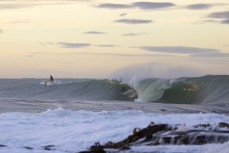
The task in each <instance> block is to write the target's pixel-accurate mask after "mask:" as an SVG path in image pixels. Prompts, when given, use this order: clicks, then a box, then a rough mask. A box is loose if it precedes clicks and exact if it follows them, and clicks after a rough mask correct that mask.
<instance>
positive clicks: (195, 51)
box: [140, 46, 229, 57]
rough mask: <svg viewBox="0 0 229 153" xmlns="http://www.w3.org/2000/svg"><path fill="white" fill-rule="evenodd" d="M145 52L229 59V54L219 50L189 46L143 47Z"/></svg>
mask: <svg viewBox="0 0 229 153" xmlns="http://www.w3.org/2000/svg"><path fill="white" fill-rule="evenodd" d="M140 48H141V49H143V50H145V51H152V52H160V53H166V54H187V55H190V56H192V57H229V53H223V52H221V51H220V50H217V49H210V48H198V47H187V46H143V47H140Z"/></svg>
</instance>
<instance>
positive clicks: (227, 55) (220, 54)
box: [191, 52, 229, 57]
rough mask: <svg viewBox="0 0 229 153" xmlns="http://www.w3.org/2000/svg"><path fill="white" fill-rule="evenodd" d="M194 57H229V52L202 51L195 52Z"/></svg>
mask: <svg viewBox="0 0 229 153" xmlns="http://www.w3.org/2000/svg"><path fill="white" fill-rule="evenodd" d="M191 56H192V57H229V53H222V52H218V53H208V54H207V53H202V54H193V55H191Z"/></svg>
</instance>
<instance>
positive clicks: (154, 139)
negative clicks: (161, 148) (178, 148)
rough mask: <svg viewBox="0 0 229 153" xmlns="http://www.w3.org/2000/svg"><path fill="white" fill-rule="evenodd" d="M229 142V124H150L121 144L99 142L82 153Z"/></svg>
mask: <svg viewBox="0 0 229 153" xmlns="http://www.w3.org/2000/svg"><path fill="white" fill-rule="evenodd" d="M227 141H229V124H228V123H224V122H221V123H219V124H217V125H210V124H198V125H195V126H192V127H187V126H186V125H175V126H171V125H168V124H155V123H153V122H152V123H150V124H149V125H148V126H147V127H145V128H143V129H139V128H135V129H134V130H133V133H132V134H131V135H129V136H128V137H127V138H126V139H124V140H122V141H119V142H111V141H109V142H107V143H105V144H103V145H101V144H100V143H99V142H97V143H95V144H94V145H93V146H91V147H90V149H89V150H88V151H82V152H81V153H106V149H116V150H117V149H118V150H128V149H130V147H131V146H136V145H137V146H139V145H140V146H141V145H142V146H145V145H146V146H154V145H167V144H171V145H203V144H211V143H225V142H227Z"/></svg>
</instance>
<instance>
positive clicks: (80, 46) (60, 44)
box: [57, 42, 91, 48]
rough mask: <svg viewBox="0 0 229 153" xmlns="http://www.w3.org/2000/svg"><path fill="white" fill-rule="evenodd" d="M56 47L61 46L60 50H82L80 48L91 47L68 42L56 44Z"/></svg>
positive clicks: (86, 44) (85, 44)
mask: <svg viewBox="0 0 229 153" xmlns="http://www.w3.org/2000/svg"><path fill="white" fill-rule="evenodd" d="M57 45H59V46H61V47H62V48H82V47H89V46H91V44H89V43H68V42H58V43H57Z"/></svg>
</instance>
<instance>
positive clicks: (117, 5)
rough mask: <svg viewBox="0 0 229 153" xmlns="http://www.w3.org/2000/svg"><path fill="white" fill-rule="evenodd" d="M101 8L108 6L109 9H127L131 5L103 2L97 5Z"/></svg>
mask: <svg viewBox="0 0 229 153" xmlns="http://www.w3.org/2000/svg"><path fill="white" fill-rule="evenodd" d="M97 7H99V8H108V9H126V8H131V5H128V4H114V3H103V4H99V5H97Z"/></svg>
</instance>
